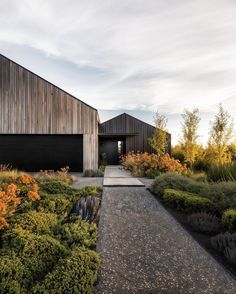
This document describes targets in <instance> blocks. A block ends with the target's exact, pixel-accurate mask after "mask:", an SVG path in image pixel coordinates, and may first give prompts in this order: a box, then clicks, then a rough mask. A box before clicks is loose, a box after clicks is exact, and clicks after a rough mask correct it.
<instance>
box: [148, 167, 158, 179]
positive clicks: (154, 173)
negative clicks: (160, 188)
mask: <svg viewBox="0 0 236 294" xmlns="http://www.w3.org/2000/svg"><path fill="white" fill-rule="evenodd" d="M160 174H161V172H160V171H159V170H156V169H149V170H148V171H147V172H146V175H145V176H146V177H147V178H149V179H155V178H156V177H158V176H159V175H160Z"/></svg>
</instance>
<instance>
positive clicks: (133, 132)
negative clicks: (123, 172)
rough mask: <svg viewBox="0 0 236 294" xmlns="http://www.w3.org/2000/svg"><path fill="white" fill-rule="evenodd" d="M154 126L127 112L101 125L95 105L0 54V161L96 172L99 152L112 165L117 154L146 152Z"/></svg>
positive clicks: (23, 166)
mask: <svg viewBox="0 0 236 294" xmlns="http://www.w3.org/2000/svg"><path fill="white" fill-rule="evenodd" d="M153 130H154V127H153V126H151V125H148V124H146V123H144V122H142V121H140V120H138V119H136V118H134V117H132V116H130V115H128V114H122V115H120V116H118V117H115V118H113V119H111V120H109V121H107V122H105V123H102V124H100V121H99V115H98V111H97V110H96V109H95V108H93V107H92V106H90V105H88V104H86V103H85V102H83V101H81V100H79V99H77V98H76V97H74V96H73V95H71V94H69V93H67V92H66V91H64V90H62V89H61V88H59V87H57V86H55V85H53V84H52V83H50V82H48V81H47V80H45V79H43V78H42V77H39V76H38V75H36V74H35V73H33V72H31V71H29V70H28V69H26V68H24V67H23V66H21V65H19V64H17V63H15V62H14V61H12V60H10V59H9V58H7V57H5V56H3V55H1V54H0V163H1V164H10V165H12V166H13V167H16V168H19V169H22V170H26V171H39V170H41V169H59V168H61V167H63V166H69V167H70V169H71V171H85V170H97V168H98V161H99V155H100V154H102V153H106V154H107V160H108V163H109V164H117V163H118V157H119V155H120V154H123V153H127V152H129V151H141V152H143V151H147V152H151V149H150V147H149V145H148V137H150V136H151V134H152V132H153ZM167 136H168V140H169V141H168V142H169V147H170V135H169V134H167Z"/></svg>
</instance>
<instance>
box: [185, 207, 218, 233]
mask: <svg viewBox="0 0 236 294" xmlns="http://www.w3.org/2000/svg"><path fill="white" fill-rule="evenodd" d="M187 220H188V223H189V224H190V225H191V227H192V228H193V229H194V230H195V231H197V232H200V233H206V234H216V233H219V232H220V230H221V223H220V219H219V218H218V217H217V216H215V215H212V214H210V213H206V212H198V213H193V214H191V215H189V216H188V218H187Z"/></svg>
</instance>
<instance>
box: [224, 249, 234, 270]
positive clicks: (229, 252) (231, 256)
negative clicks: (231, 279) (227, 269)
mask: <svg viewBox="0 0 236 294" xmlns="http://www.w3.org/2000/svg"><path fill="white" fill-rule="evenodd" d="M224 255H225V257H226V258H227V259H228V261H229V262H230V263H232V264H233V265H234V266H236V247H235V248H230V247H227V248H225V250H224Z"/></svg>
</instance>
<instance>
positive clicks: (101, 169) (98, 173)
mask: <svg viewBox="0 0 236 294" xmlns="http://www.w3.org/2000/svg"><path fill="white" fill-rule="evenodd" d="M105 168H106V166H105V165H100V166H99V168H98V172H97V176H98V177H104V172H105Z"/></svg>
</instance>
